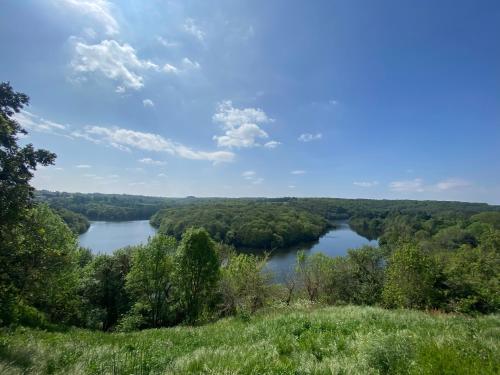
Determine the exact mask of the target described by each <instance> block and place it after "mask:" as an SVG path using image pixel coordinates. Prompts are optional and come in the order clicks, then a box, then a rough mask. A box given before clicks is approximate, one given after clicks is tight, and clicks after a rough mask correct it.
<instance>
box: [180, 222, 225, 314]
mask: <svg viewBox="0 0 500 375" xmlns="http://www.w3.org/2000/svg"><path fill="white" fill-rule="evenodd" d="M176 272H177V282H178V285H177V286H178V289H179V296H180V298H181V303H182V306H183V308H184V313H185V315H186V319H187V321H188V322H190V323H193V322H195V321H196V320H197V319H198V318H199V316H200V314H201V312H202V311H203V309H204V308H207V307H208V306H209V304H210V302H211V301H212V300H213V295H214V292H215V290H216V287H217V282H218V280H219V260H218V256H217V253H216V250H215V244H214V242H213V241H212V239H211V238H210V236H209V234H208V232H207V231H206V230H205V229H188V230H187V231H186V232H185V233H184V235H183V236H182V241H181V243H180V246H179V249H178V251H177V257H176Z"/></svg>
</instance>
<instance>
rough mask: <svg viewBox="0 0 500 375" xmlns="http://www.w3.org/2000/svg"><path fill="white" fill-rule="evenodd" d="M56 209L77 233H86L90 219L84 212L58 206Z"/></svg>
mask: <svg viewBox="0 0 500 375" xmlns="http://www.w3.org/2000/svg"><path fill="white" fill-rule="evenodd" d="M55 211H56V212H57V214H58V215H59V216H60V217H61V219H63V221H64V222H65V223H66V225H67V226H68V227H69V228H70V229H71V230H72V231H73V233H75V234H82V233H85V232H86V231H87V230H88V229H89V227H90V223H89V221H88V220H87V218H86V217H85V216H83V215H82V214H79V213H76V212H73V211H70V210H67V209H65V208H58V209H56V210H55Z"/></svg>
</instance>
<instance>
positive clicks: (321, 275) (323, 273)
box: [295, 250, 333, 302]
mask: <svg viewBox="0 0 500 375" xmlns="http://www.w3.org/2000/svg"><path fill="white" fill-rule="evenodd" d="M332 262H333V258H330V257H328V256H326V255H324V254H323V253H315V254H312V255H307V254H306V252H305V251H303V250H301V251H299V252H298V253H297V264H296V267H295V269H296V273H297V277H298V279H299V284H300V287H301V288H302V289H303V290H305V292H306V294H307V297H308V298H309V300H310V301H311V302H314V301H317V300H318V299H319V298H320V297H321V296H325V290H326V289H327V287H328V285H329V284H331V281H332V277H331V276H332V270H333V268H332Z"/></svg>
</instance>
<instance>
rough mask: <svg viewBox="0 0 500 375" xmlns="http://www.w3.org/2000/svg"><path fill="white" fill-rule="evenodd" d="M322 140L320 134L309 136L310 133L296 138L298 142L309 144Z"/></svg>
mask: <svg viewBox="0 0 500 375" xmlns="http://www.w3.org/2000/svg"><path fill="white" fill-rule="evenodd" d="M321 138H323V134H321V133H316V134H311V133H304V134H301V135H300V136H299V138H297V139H298V140H299V141H300V142H311V141H316V140H318V139H321Z"/></svg>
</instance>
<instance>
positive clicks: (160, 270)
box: [126, 234, 177, 327]
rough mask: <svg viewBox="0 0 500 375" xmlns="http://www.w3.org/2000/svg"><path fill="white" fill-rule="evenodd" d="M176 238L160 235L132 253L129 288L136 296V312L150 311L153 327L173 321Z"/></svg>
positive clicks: (149, 319)
mask: <svg viewBox="0 0 500 375" xmlns="http://www.w3.org/2000/svg"><path fill="white" fill-rule="evenodd" d="M176 246H177V242H176V240H175V238H173V237H170V236H164V235H161V234H158V235H156V236H154V237H152V238H150V239H149V241H148V243H147V245H145V246H138V247H137V248H135V249H134V250H133V252H132V265H131V268H130V272H129V273H128V275H127V281H126V288H127V290H128V291H129V293H130V294H131V295H132V296H133V298H134V299H135V311H136V312H139V311H140V312H142V313H143V314H146V316H145V317H144V318H145V319H146V321H147V323H148V325H149V326H152V327H160V326H164V325H167V324H168V323H169V318H170V314H171V313H172V306H171V304H172V302H173V298H174V297H173V287H174V283H173V270H174V255H175V251H176Z"/></svg>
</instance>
